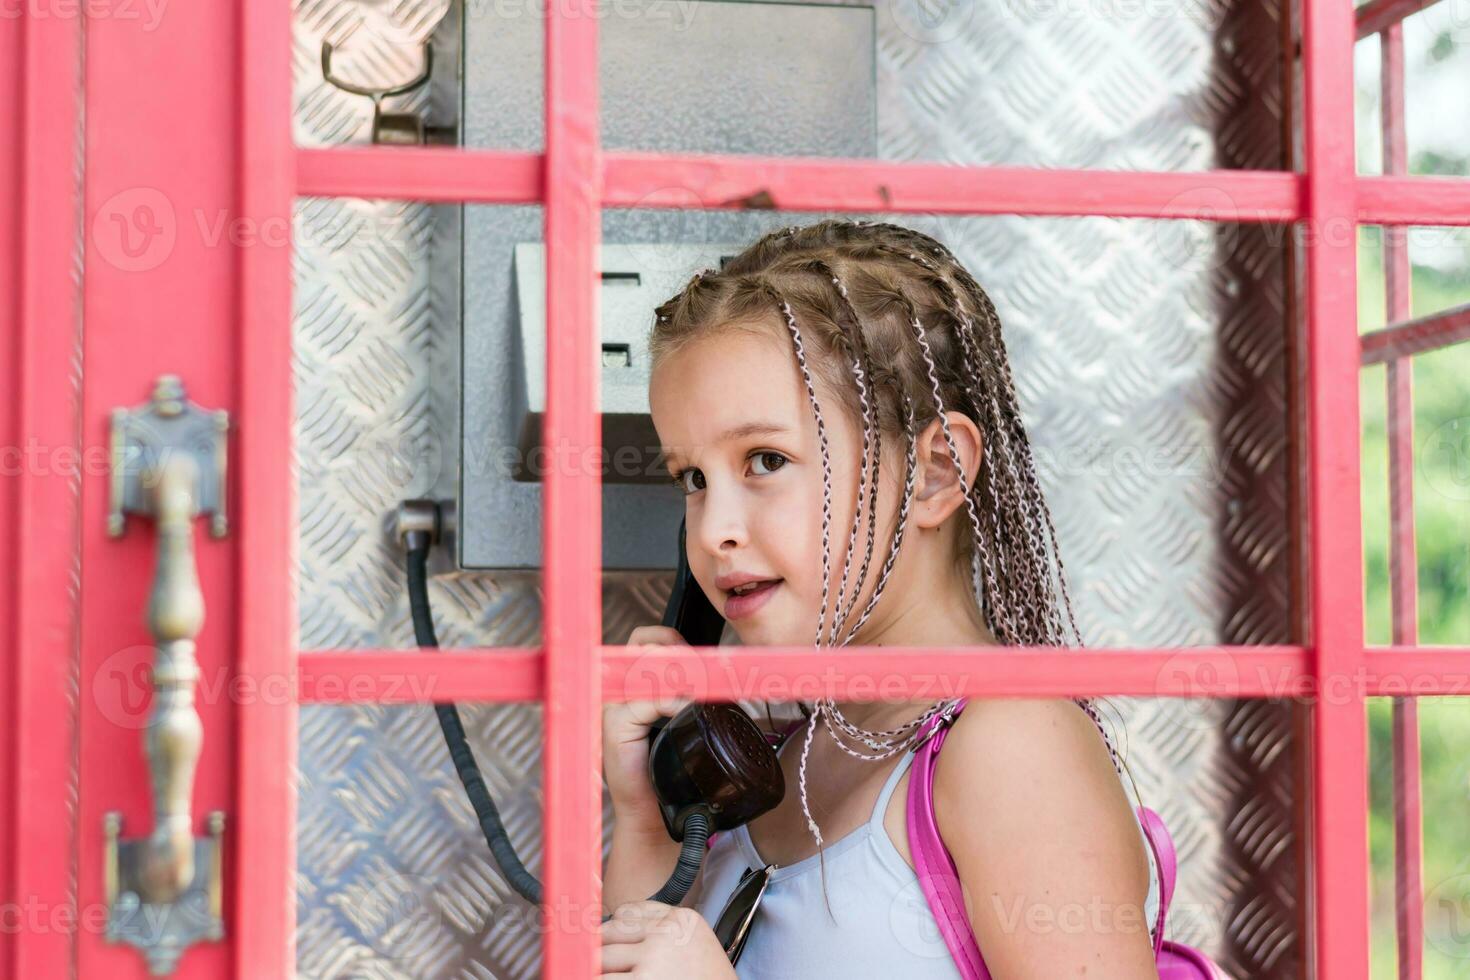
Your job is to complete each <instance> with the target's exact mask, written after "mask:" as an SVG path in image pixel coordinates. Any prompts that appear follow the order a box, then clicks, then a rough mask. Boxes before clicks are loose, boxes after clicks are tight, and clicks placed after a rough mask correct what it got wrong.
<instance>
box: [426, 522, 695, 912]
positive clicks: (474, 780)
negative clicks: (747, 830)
mask: <svg viewBox="0 0 1470 980" xmlns="http://www.w3.org/2000/svg"><path fill="white" fill-rule="evenodd" d="M403 540H404V544H405V545H407V547H408V605H409V610H410V612H411V613H412V615H413V633H414V638H415V640H416V641H417V642H418V645H419V646H420V647H422V648H424V649H437V648H438V646H439V639H438V637H437V636H435V634H434V617H433V615H432V614H431V612H430V610H429V586H428V559H429V547H430V545H431V543H432V537H431V535H430V533H429V532H428V531H421V530H409V531H405V532H404V533H403ZM434 713H435V714H436V715H438V716H439V729H440V730H441V731H442V732H443V733H444V741H445V743H446V744H447V745H448V746H449V757H450V758H451V759H452V760H453V761H454V771H455V772H457V773H458V774H459V781H460V782H461V783H462V784H464V791H465V794H466V795H467V796H469V798H470V805H471V806H473V807H474V809H475V816H476V817H477V818H478V819H479V821H480V831H481V832H482V833H483V834H484V835H485V843H486V844H488V845H489V846H490V854H491V856H493V857H494V858H495V863H496V864H497V865H499V866H500V871H501V873H502V874H504V875H505V879H506V881H508V882H510V886H511V887H512V888H514V889H515V890H516V891H517V892H519V893H520V894H521V896H522V897H524V898H525V899H526V900H527V901H529V902H532V903H534V904H536V905H540V904H541V902H542V888H541V882H539V881H537V880H536V878H535V876H534V875H532V874H531V872H529V871H527V870H526V866H525V865H524V864H522V863H521V859H520V857H519V856H517V854H516V852H515V848H514V847H513V846H512V845H511V843H510V838H509V837H508V836H506V833H505V825H504V824H502V823H501V821H500V811H499V810H498V809H496V807H495V801H494V800H492V799H491V798H490V791H489V790H488V789H487V788H486V787H485V780H484V777H482V776H481V775H480V767H479V766H478V765H477V764H476V763H475V754H474V752H473V751H472V750H471V749H470V743H469V740H468V739H467V738H465V732H464V724H463V723H462V722H461V721H460V718H459V709H458V708H457V707H456V706H455V705H454V704H452V703H447V704H446V703H438V702H436V703H435V704H434ZM709 831H710V826H709V815H708V814H707V813H705V812H704V811H703V810H702V809H699V808H695V809H693V810H691V811H690V812H689V813H688V815H687V816H685V818H684V841H683V846H682V847H681V848H680V850H679V860H678V863H677V864H675V865H674V873H673V874H672V875H670V876H669V880H668V881H667V882H665V883H664V886H663V887H662V888H660V889H659V890H658V892H657V893H655V894H654V895H653V897H652V899H651V901H655V902H663V903H664V904H665V905H677V904H679V902H680V901H681V900H682V899H683V898H684V896H685V895H687V894H688V893H689V889H690V888H691V887H693V885H694V879H695V877H696V876H697V875H698V874H699V867H700V865H701V864H703V863H704V851H705V844H706V842H707V841H708V840H709ZM611 918H612V916H611V915H605V916H603V917H602V921H603V922H606V921H607V920H609V919H611Z"/></svg>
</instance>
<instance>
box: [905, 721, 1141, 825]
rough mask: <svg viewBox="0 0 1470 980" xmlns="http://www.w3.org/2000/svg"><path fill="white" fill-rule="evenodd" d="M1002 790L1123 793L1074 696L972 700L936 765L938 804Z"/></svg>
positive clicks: (1119, 796) (955, 723)
mask: <svg viewBox="0 0 1470 980" xmlns="http://www.w3.org/2000/svg"><path fill="white" fill-rule="evenodd" d="M1078 781H1080V782H1081V783H1082V786H1063V785H1055V784H1059V783H1067V784H1072V783H1077V782H1078ZM977 784H979V785H977ZM1012 784H1019V785H1014V786H1013V785H1012ZM1007 788H1013V789H1014V790H1016V791H1018V792H1020V791H1024V792H1025V793H1027V794H1028V795H1029V794H1037V793H1040V794H1046V793H1048V792H1056V793H1058V794H1061V795H1063V796H1065V795H1067V794H1076V793H1079V792H1082V793H1084V794H1085V793H1087V792H1088V790H1089V789H1090V790H1092V791H1102V792H1104V793H1105V794H1106V795H1107V796H1108V797H1109V798H1110V799H1111V798H1113V797H1114V793H1113V791H1116V798H1117V799H1120V800H1123V801H1124V802H1126V799H1127V797H1126V795H1125V794H1123V792H1122V786H1121V785H1120V784H1119V782H1118V778H1117V773H1116V770H1115V769H1114V768H1113V761H1112V757H1111V755H1110V754H1109V752H1108V747H1107V744H1106V743H1105V742H1104V741H1103V737H1102V734H1101V733H1100V732H1099V731H1098V730H1097V725H1096V724H1095V723H1094V722H1093V720H1092V719H1091V718H1090V717H1088V715H1087V713H1086V712H1085V711H1083V710H1082V707H1081V706H1080V705H1079V704H1077V702H1075V701H1073V700H1072V699H1071V698H971V699H970V700H969V701H967V702H966V704H965V706H964V708H963V710H961V711H960V713H959V714H958V715H957V716H956V717H955V719H954V721H953V722H952V723H951V725H950V730H949V732H948V733H947V734H946V735H945V741H944V748H943V751H942V752H940V753H939V760H938V762H937V763H936V765H935V769H934V793H935V797H936V808H937V807H939V806H942V803H940V802H939V798H940V797H941V796H944V797H955V798H959V797H962V796H973V795H977V794H983V795H986V796H992V797H993V794H994V793H995V792H997V791H1000V790H1003V789H1007ZM1049 788H1050V789H1049ZM997 802H999V801H997ZM1127 812H1128V811H1127V810H1126V808H1125V810H1124V813H1125V815H1126V814H1127Z"/></svg>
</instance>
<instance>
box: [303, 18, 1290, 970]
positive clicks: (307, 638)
mask: <svg viewBox="0 0 1470 980" xmlns="http://www.w3.org/2000/svg"><path fill="white" fill-rule="evenodd" d="M468 2H469V4H470V6H469V8H468V10H469V14H470V15H471V16H484V17H494V16H507V15H518V16H536V15H538V13H539V10H540V6H539V5H535V4H514V5H508V6H507V5H501V6H500V7H497V6H495V5H489V4H483V3H478V2H477V0H468ZM691 9H696V10H697V4H696V5H695V7H694V8H691ZM944 9H945V10H947V11H948V12H947V13H942V14H941V13H937V12H934V11H929V12H928V13H926V12H925V8H923V7H921V6H919V5H916V4H915V3H914V2H902V0H900V2H895V3H894V4H892V5H889V6H885V7H880V8H879V15H878V23H879V42H878V43H879V51H878V65H879V78H878V88H879V99H880V103H879V146H880V154H881V155H882V156H883V157H884V158H886V159H900V160H910V159H915V160H916V159H925V160H936V161H944V162H955V163H972V164H979V163H1000V164H1031V165H1041V166H1068V167H1071V166H1086V167H1097V168H1104V169H1108V168H1141V169H1160V170H1169V169H1177V170H1194V169H1204V168H1208V167H1227V168H1266V167H1282V166H1283V139H1282V132H1281V130H1282V120H1281V113H1282V103H1283V97H1282V82H1281V67H1280V65H1281V44H1280V42H1279V39H1278V38H1279V35H1280V26H1279V24H1278V16H1279V14H1280V10H1279V8H1278V5H1277V0H1238V2H1235V3H1223V2H1221V3H1209V2H1204V3H1200V4H1194V3H1190V2H1188V0H1181V3H1180V4H1179V5H1178V7H1177V8H1166V7H1164V6H1163V5H1147V4H1143V5H1139V4H1117V5H1109V4H1105V3H1085V4H1084V3H1081V2H1076V3H1071V2H1064V0H1056V2H1048V3H1036V4H1029V5H1028V4H1022V3H1021V2H1019V0H1006V2H1003V3H1000V4H982V3H979V2H970V3H958V4H952V5H949V6H948V7H947V8H944ZM507 11H508V12H509V13H507ZM446 13H449V14H450V15H451V16H453V15H455V14H454V12H451V11H450V8H449V7H448V4H447V2H446V0H433V2H413V0H410V2H403V3H399V4H396V5H388V4H377V3H369V2H366V0H361V2H360V0H320V2H313V3H307V2H304V0H298V2H297V4H296V57H295V71H296V92H297V101H296V137H297V141H298V142H299V143H300V144H302V145H321V144H332V143H360V142H366V141H367V139H368V130H369V123H370V120H371V105H370V103H369V102H368V101H367V100H366V99H362V98H359V97H354V96H349V95H347V94H345V93H343V92H341V91H339V90H337V89H334V88H332V87H331V86H328V85H325V84H324V83H323V82H322V80H321V77H320V66H319V60H318V58H319V50H320V44H321V40H322V39H323V38H324V37H325V38H329V39H331V40H333V41H334V42H335V43H336V44H337V47H338V53H337V56H336V58H335V59H334V67H335V69H336V70H338V71H340V72H341V73H342V74H344V75H346V76H348V77H349V78H352V79H354V80H356V81H374V82H380V83H386V82H391V81H395V80H401V79H405V78H408V77H411V76H412V75H413V74H414V73H415V72H416V71H417V69H418V65H419V61H418V59H419V56H420V55H419V48H418V44H419V42H420V41H421V40H423V39H424V38H425V37H427V36H428V35H429V34H430V33H431V32H432V31H434V30H435V28H436V25H438V24H439V23H440V22H441V20H442V19H443V18H444V17H445V16H446ZM696 15H697V14H696ZM455 54H457V52H441V51H439V50H437V49H436V56H438V57H439V59H440V64H441V65H443V64H445V63H446V61H449V62H451V63H452V60H453V56H454V55H455ZM526 57H527V58H529V59H531V60H532V61H534V62H535V63H537V64H539V57H540V54H539V51H538V52H527V53H526ZM446 99H451V96H450V95H446V93H445V92H444V91H443V90H439V91H435V92H430V91H426V90H420V91H418V92H415V93H413V94H411V95H408V96H404V97H402V98H398V99H390V100H387V103H386V104H387V105H389V106H392V107H412V108H417V109H420V110H423V109H426V108H428V109H429V110H430V111H431V113H434V112H438V113H442V112H443V111H445V109H446V108H447V107H448V106H450V105H452V99H451V101H449V102H446ZM712 108H714V109H717V107H712ZM440 118H441V119H442V118H443V117H442V116H441V117H440ZM526 143H527V144H528V145H530V146H533V147H536V146H539V145H540V141H539V134H536V133H528V134H527V138H526ZM658 147H659V137H658V134H657V133H650V134H648V138H647V140H646V141H644V142H643V143H641V144H640V148H658ZM1223 203H1225V202H1222V204H1223ZM296 217H297V227H296V235H297V241H298V249H297V276H296V308H295V338H296V364H295V368H296V379H297V402H298V425H297V452H298V461H297V462H298V467H299V478H300V508H301V512H300V522H301V530H300V535H301V537H300V577H299V595H300V607H301V624H300V632H301V644H302V646H303V647H312V648H319V647H353V646H364V647H368V646H372V647H386V646H398V647H403V648H409V647H411V646H412V630H411V627H410V623H409V617H408V610H407V604H406V601H405V598H404V590H403V578H402V572H401V569H400V565H399V562H400V556H399V554H398V553H397V550H396V548H395V547H394V545H393V542H392V541H391V539H390V537H389V534H388V516H389V514H390V513H391V511H392V509H393V507H394V505H395V504H396V502H397V501H398V500H399V499H401V498H403V497H406V496H415V495H418V494H420V493H424V492H428V491H431V490H432V489H433V488H435V487H436V486H440V485H442V484H441V481H442V480H443V478H444V475H445V473H446V472H447V471H448V470H449V469H450V468H452V467H453V466H454V465H455V461H454V460H453V459H452V458H451V454H452V451H453V449H452V447H454V446H455V445H456V441H457V433H456V426H457V417H456V410H457V404H456V401H455V397H454V392H453V391H452V390H447V385H446V382H447V381H448V380H449V379H450V378H452V376H453V372H452V371H447V370H446V369H445V365H446V364H452V363H453V357H454V352H455V350H456V343H457V340H456V333H457V327H456V324H454V323H453V322H450V318H449V317H447V316H445V315H444V311H445V310H446V309H447V307H446V305H445V304H444V303H443V297H444V285H443V283H442V282H435V281H432V279H433V277H431V275H430V273H429V270H430V261H429V257H430V253H431V251H432V250H433V249H434V248H435V247H436V239H435V236H436V235H438V234H440V233H441V232H440V229H442V227H443V222H441V221H439V220H436V215H435V213H434V209H432V208H431V207H429V206H426V205H419V204H405V203H402V202H371V201H357V200H302V201H300V202H298V207H297V214H296ZM441 217H442V216H441ZM797 217H799V218H804V217H815V216H797ZM745 219H746V220H748V221H749V225H750V233H751V234H756V233H758V232H759V231H761V230H763V229H764V228H766V227H771V226H774V225H777V224H788V223H790V222H791V221H792V220H794V218H793V216H790V215H779V214H750V215H747V216H745ZM656 220H658V219H656V218H654V217H652V216H651V217H650V222H651V227H652V226H653V225H652V223H653V222H654V221H656ZM895 220H899V221H904V222H907V223H910V224H913V225H916V226H919V227H923V228H924V229H925V230H927V231H930V232H931V233H933V234H936V235H937V236H938V237H940V238H941V239H942V240H944V241H945V242H946V243H947V244H949V245H950V246H951V247H952V248H953V249H954V250H955V251H956V253H957V254H959V255H960V256H961V258H962V259H963V260H964V261H965V262H966V264H967V265H968V266H969V267H970V268H971V269H972V271H974V273H975V274H976V276H977V278H978V279H979V280H980V281H981V282H982V283H983V284H985V286H986V288H987V289H988V290H990V291H991V293H992V295H993V296H994V298H995V300H996V302H997V305H998V306H999V307H1000V311H1001V314H1002V317H1003V319H1004V322H1005V325H1006V330H1007V338H1008V344H1009V348H1010V352H1011V358H1012V362H1013V365H1014V371H1015V376H1016V378H1017V383H1018V384H1019V386H1020V388H1021V400H1022V405H1023V407H1024V409H1025V411H1026V412H1027V415H1028V422H1029V424H1030V431H1031V434H1032V438H1033V440H1034V442H1035V445H1036V450H1037V456H1038V463H1039V465H1040V467H1041V469H1042V473H1041V478H1042V479H1043V481H1044V482H1045V484H1046V489H1047V492H1048V495H1049V499H1050V501H1051V503H1052V507H1053V511H1054V516H1055V518H1056V521H1057V525H1058V527H1057V530H1058V535H1059V536H1060V539H1061V543H1062V549H1063V554H1064V557H1065V560H1066V562H1067V569H1068V573H1069V582H1070V584H1071V587H1072V591H1073V597H1074V601H1075V604H1076V608H1077V615H1078V620H1079V626H1080V627H1081V629H1082V632H1083V634H1084V636H1086V637H1087V638H1088V640H1089V642H1090V643H1092V644H1095V645H1127V644H1138V643H1147V644H1159V645H1164V644H1178V645H1188V644H1197V643H1211V642H1230V643H1272V642H1287V641H1290V640H1291V639H1292V635H1291V622H1292V615H1293V609H1292V605H1291V596H1290V592H1289V590H1290V569H1289V563H1290V561H1291V556H1292V550H1293V549H1292V547H1291V545H1292V542H1291V539H1290V537H1289V534H1288V528H1289V524H1288V511H1287V507H1288V500H1289V486H1288V469H1287V467H1288V458H1287V456H1288V453H1287V450H1288V448H1289V446H1288V434H1289V430H1288V424H1287V409H1286V390H1285V389H1286V383H1287V375H1286V357H1285V340H1286V336H1287V327H1286V314H1285V273H1284V245H1285V242H1286V236H1285V234H1284V233H1283V230H1282V229H1279V228H1271V227H1259V226H1245V227H1242V226H1233V225H1221V226H1217V225H1211V224H1205V223H1196V222H1151V221H1115V220H1112V219H1103V218H1088V219H1019V218H1009V217H989V218H978V219H954V218H949V217H937V216H930V215H901V216H895ZM663 221H664V223H665V227H666V226H667V222H668V217H667V215H666V214H665V215H664V216H663ZM663 579H664V577H663V576H659V575H643V574H637V573H630V574H624V575H611V576H609V577H608V578H607V580H606V582H605V585H604V609H603V616H604V623H605V639H606V640H607V641H608V642H613V643H617V642H622V641H623V640H624V639H625V638H626V637H627V635H628V633H629V632H630V631H631V629H632V628H633V627H634V626H635V625H638V624H641V623H649V622H656V621H657V617H658V614H659V611H660V610H661V608H662V605H663V602H664V599H665V597H666V595H667V590H668V585H667V582H666V581H664V580H663ZM431 598H432V601H433V603H434V609H435V613H436V617H437V624H438V627H439V635H440V638H441V643H442V644H443V645H444V646H458V645H472V644H473V645H510V644H514V645H535V644H536V643H538V642H539V639H540V592H539V581H538V578H537V576H535V575H534V574H525V573H517V574H514V575H511V574H502V575H487V574H473V575H458V576H445V577H440V578H436V579H435V580H434V581H433V583H432V586H431ZM1195 680H1196V682H1197V683H1200V684H1207V683H1209V680H1210V679H1209V678H1196V679H1195ZM1110 703H1111V704H1112V705H1113V706H1114V707H1115V708H1116V709H1117V712H1116V715H1117V718H1118V723H1119V725H1118V727H1119V737H1120V741H1122V742H1123V743H1124V744H1125V746H1126V749H1127V752H1128V757H1129V759H1130V762H1131V764H1132V767H1133V770H1134V772H1135V775H1136V776H1137V777H1138V779H1139V782H1140V787H1141V789H1142V791H1143V793H1144V797H1145V800H1146V801H1147V802H1149V803H1150V805H1152V806H1154V807H1155V808H1156V809H1158V810H1160V811H1161V812H1162V813H1163V814H1164V816H1165V819H1166V820H1167V821H1168V823H1169V826H1170V828H1171V829H1172V830H1173V832H1174V835H1175V838H1176V843H1177V844H1178V845H1179V850H1180V856H1181V868H1182V871H1181V878H1180V882H1179V892H1178V897H1177V899H1176V902H1175V905H1174V907H1173V909H1172V910H1171V911H1172V913H1173V915H1172V917H1171V919H1170V929H1169V934H1170V935H1171V936H1172V937H1174V938H1177V939H1181V940H1183V941H1186V942H1190V943H1193V944H1197V945H1199V946H1201V947H1203V948H1205V949H1207V950H1208V951H1210V952H1211V953H1212V954H1215V955H1216V956H1217V957H1218V958H1219V960H1220V962H1221V963H1222V964H1223V965H1224V966H1226V968H1227V969H1230V970H1231V971H1232V972H1234V973H1235V974H1236V975H1237V976H1240V977H1253V978H1255V977H1266V978H1283V980H1284V978H1289V977H1299V976H1302V975H1304V971H1303V962H1302V937H1301V933H1300V927H1299V921H1298V920H1299V916H1300V914H1301V910H1300V909H1299V907H1298V899H1299V896H1300V895H1301V894H1302V888H1301V886H1300V878H1301V867H1300V861H1299V860H1298V854H1297V837H1296V833H1295V830H1294V824H1295V821H1296V819H1297V813H1298V807H1299V806H1300V804H1301V801H1302V799H1303V794H1301V793H1300V792H1299V791H1298V789H1297V786H1298V783H1299V782H1300V781H1301V779H1300V777H1301V776H1302V774H1301V772H1300V771H1299V770H1298V767H1297V765H1298V764H1297V758H1296V757H1297V751H1296V749H1297V746H1296V744H1295V742H1294V740H1293V733H1292V713H1291V710H1290V708H1289V706H1287V705H1284V704H1278V703H1275V702H1269V701H1246V702H1240V703H1238V704H1237V703H1234V702H1224V701H1222V702H1205V703H1199V702H1186V701H1173V700H1171V699H1142V698H1114V699H1110ZM466 723H467V726H468V727H469V729H470V734H471V739H472V742H473V744H474V746H475V749H476V752H477V755H478V757H479V758H480V760H481V763H482V766H483V768H484V770H485V775H486V779H487V781H488V782H489V784H490V787H491V791H492V793H493V794H494V796H495V798H496V800H497V802H498V803H499V804H500V806H501V809H502V812H503V814H504V816H505V820H506V824H507V826H508V828H509V832H510V834H511V837H512V839H513V840H514V841H515V843H516V844H517V845H518V847H519V849H520V851H521V853H522V854H523V855H524V856H525V857H526V858H527V861H528V864H529V865H530V867H531V869H532V871H539V870H540V851H541V848H540V839H539V829H538V827H539V820H540V814H541V794H540V788H539V768H538V767H539V758H540V712H539V708H538V707H537V706H533V705H513V706H495V707H485V706H480V707H470V708H468V709H467V710H466ZM300 790H301V807H300V822H299V827H298V832H299V865H298V898H299V903H300V904H299V910H300V911H299V926H298V943H299V954H298V962H299V966H300V972H301V974H302V975H303V976H305V977H313V978H331V977H384V978H386V977H415V978H418V977H463V978H490V977H498V978H511V977H530V976H535V975H537V973H538V969H539V963H540V953H539V948H540V942H541V935H540V931H539V925H538V923H537V920H536V915H535V914H534V910H530V909H528V908H527V907H526V906H525V904H524V903H523V902H521V900H520V899H519V898H518V897H516V896H514V895H512V894H511V892H510V889H509V888H508V886H506V885H505V883H504V882H503V881H502V880H501V878H500V876H499V873H498V871H496V869H495V868H494V866H493V862H492V861H491V859H490V858H489V856H488V854H487V853H486V852H485V848H484V845H483V842H482V841H481V839H480V836H479V831H478V828H477V826H476V825H475V823H474V820H473V815H472V812H471V810H470V808H469V806H468V804H467V802H466V801H465V800H464V798H463V795H462V792H461V790H460V787H459V785H458V783H457V781H456V780H455V778H454V775H453V773H452V770H451V769H450V767H449V765H448V762H447V759H446V753H445V750H444V747H443V745H442V743H441V741H440V736H439V733H438V730H437V727H436V725H435V721H434V718H433V715H432V712H430V711H428V710H427V709H425V708H421V707H374V706H355V707H325V706H307V707H305V708H303V711H302V716H301V749H300ZM606 817H608V818H610V813H608V814H606ZM605 823H606V820H605Z"/></svg>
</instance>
